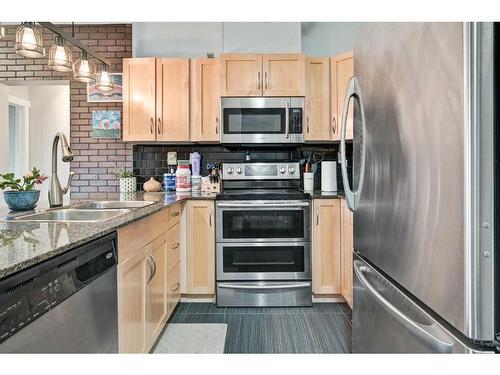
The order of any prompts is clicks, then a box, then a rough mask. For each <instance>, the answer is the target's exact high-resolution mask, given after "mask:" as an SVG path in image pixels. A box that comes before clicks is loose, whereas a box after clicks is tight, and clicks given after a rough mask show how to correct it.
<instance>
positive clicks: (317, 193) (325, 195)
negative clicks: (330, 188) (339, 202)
mask: <svg viewBox="0 0 500 375" xmlns="http://www.w3.org/2000/svg"><path fill="white" fill-rule="evenodd" d="M307 193H309V194H310V195H311V198H312V199H332V198H339V199H344V192H343V191H337V192H335V193H334V192H331V193H330V192H326V191H321V190H314V191H307Z"/></svg>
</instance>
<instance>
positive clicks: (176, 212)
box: [170, 211, 180, 217]
mask: <svg viewBox="0 0 500 375" xmlns="http://www.w3.org/2000/svg"><path fill="white" fill-rule="evenodd" d="M179 214H180V212H179V211H175V212H172V213H171V214H170V216H172V217H176V216H179Z"/></svg>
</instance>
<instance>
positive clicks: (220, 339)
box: [154, 323, 227, 354]
mask: <svg viewBox="0 0 500 375" xmlns="http://www.w3.org/2000/svg"><path fill="white" fill-rule="evenodd" d="M226 332H227V324H225V323H218V324H207V323H170V324H168V326H167V329H166V330H165V331H164V332H163V336H162V337H161V338H160V340H159V342H158V345H157V346H156V348H155V350H154V353H178V354H180V353H212V354H222V353H224V344H225V342H226Z"/></svg>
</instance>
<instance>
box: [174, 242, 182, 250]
mask: <svg viewBox="0 0 500 375" xmlns="http://www.w3.org/2000/svg"><path fill="white" fill-rule="evenodd" d="M179 246H181V244H180V243H179V242H177V243H175V244H173V245H172V249H177V248H178V247H179Z"/></svg>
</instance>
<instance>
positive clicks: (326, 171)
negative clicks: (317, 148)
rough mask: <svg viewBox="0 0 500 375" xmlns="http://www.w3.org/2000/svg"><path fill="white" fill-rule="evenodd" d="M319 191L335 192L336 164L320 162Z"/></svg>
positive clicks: (334, 162)
mask: <svg viewBox="0 0 500 375" xmlns="http://www.w3.org/2000/svg"><path fill="white" fill-rule="evenodd" d="M321 190H322V191H334V192H336V191H337V162H336V161H322V162H321Z"/></svg>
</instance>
